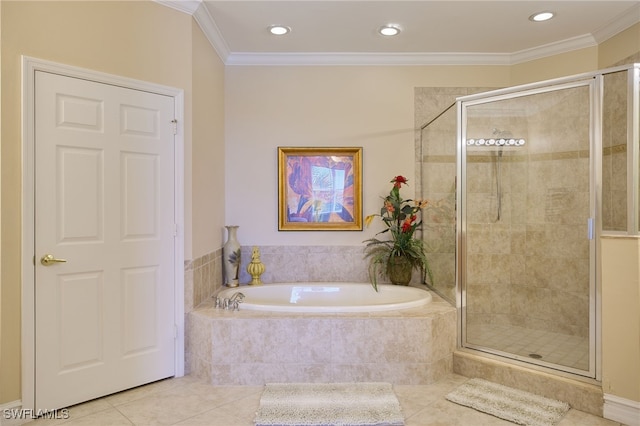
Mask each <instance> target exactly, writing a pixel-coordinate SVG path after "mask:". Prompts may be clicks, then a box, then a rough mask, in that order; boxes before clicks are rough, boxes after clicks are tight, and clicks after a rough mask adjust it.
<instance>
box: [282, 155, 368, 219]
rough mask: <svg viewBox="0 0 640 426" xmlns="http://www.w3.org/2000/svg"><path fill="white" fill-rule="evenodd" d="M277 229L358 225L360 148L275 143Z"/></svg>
mask: <svg viewBox="0 0 640 426" xmlns="http://www.w3.org/2000/svg"><path fill="white" fill-rule="evenodd" d="M278 230H280V231H361V230H362V148H361V147H337V148H307V147H278Z"/></svg>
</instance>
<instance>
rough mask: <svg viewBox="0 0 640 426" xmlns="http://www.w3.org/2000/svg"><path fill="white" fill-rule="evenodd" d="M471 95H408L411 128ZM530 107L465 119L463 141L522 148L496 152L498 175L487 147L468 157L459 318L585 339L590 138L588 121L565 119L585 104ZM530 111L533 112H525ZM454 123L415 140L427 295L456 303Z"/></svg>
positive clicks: (553, 99)
mask: <svg viewBox="0 0 640 426" xmlns="http://www.w3.org/2000/svg"><path fill="white" fill-rule="evenodd" d="M480 91H483V90H481V89H464V88H449V89H446V90H445V89H432V88H421V89H416V92H415V95H416V124H417V125H421V124H424V123H427V122H429V121H430V120H432V119H433V118H435V117H436V116H437V115H438V114H440V113H441V112H442V111H444V109H446V107H448V106H449V104H448V103H449V102H453V100H455V96H462V95H466V94H470V93H475V92H480ZM539 101H541V102H538V103H537V104H536V105H529V106H526V105H517V104H511V105H508V106H505V105H502V106H495V105H492V106H490V107H487V110H486V111H483V112H482V113H479V114H477V115H475V116H473V118H472V119H471V118H470V119H469V123H468V124H469V125H468V127H467V132H468V135H467V136H468V137H474V138H481V137H482V138H489V137H492V136H493V135H492V133H493V131H494V129H496V131H508V132H509V133H511V134H512V136H513V137H516V138H525V139H526V140H527V143H526V145H525V146H524V147H518V149H511V150H507V149H505V150H504V152H503V154H502V157H501V162H500V170H498V168H497V164H498V163H497V151H496V150H486V149H485V150H476V151H475V152H470V155H469V156H468V157H467V160H468V163H467V172H468V179H467V181H466V184H467V193H466V196H467V209H466V217H465V220H466V224H467V239H466V241H467V243H468V246H467V250H466V254H467V258H466V260H467V264H466V276H467V282H466V285H467V299H466V301H467V314H468V316H467V320H468V321H469V323H479V324H504V325H518V326H524V327H527V328H533V329H546V330H550V331H555V332H559V333H566V334H572V335H577V336H586V335H588V318H589V316H588V307H589V296H588V295H589V287H588V286H589V274H588V273H589V243H588V241H587V240H586V238H585V235H586V222H587V216H588V207H589V193H588V190H589V181H588V178H589V133H588V123H587V124H586V125H582V124H581V125H574V124H572V123H574V122H577V120H573V119H572V118H571V117H584V116H585V115H586V117H588V107H589V103H588V97H586V95H582V94H571V95H569V94H567V93H565V92H561V93H557V94H551V95H549V96H546V97H543V98H542V99H540V100H539ZM428 105H432V106H433V109H431V110H430V109H429V108H428ZM532 107H533V108H534V109H537V111H525V109H526V108H532ZM437 108H441V109H440V110H439V111H438V110H437ZM492 109H495V111H492ZM456 120H457V117H456V111H455V108H453V109H452V110H450V111H449V112H447V113H445V114H443V115H442V116H441V117H440V118H438V119H437V120H435V121H434V122H433V123H432V124H430V125H429V126H427V128H426V129H425V130H424V131H423V132H422V144H420V140H417V141H416V146H417V149H420V147H421V149H422V150H421V151H420V152H421V154H422V155H421V156H418V158H421V160H422V161H421V163H420V164H419V170H421V172H422V178H421V185H422V186H421V189H422V194H423V196H425V197H426V198H428V199H430V200H431V202H432V204H431V208H430V209H429V208H428V209H427V210H426V212H427V213H428V214H427V217H426V218H425V238H426V240H427V244H428V245H430V247H431V248H432V253H430V259H431V260H432V266H433V267H434V269H436V271H435V275H436V277H437V278H436V283H435V288H436V289H437V290H438V291H439V292H440V293H442V294H443V296H445V297H447V298H448V299H449V300H455V244H456V239H455V238H456V236H455V187H456V185H457V184H458V183H457V182H456V170H455V162H456ZM419 137H420V135H418V138H419ZM577 170H583V171H584V172H583V173H581V174H580V173H577V172H576V171H577ZM498 173H500V185H501V188H500V192H501V196H500V198H498V196H497V193H498V190H497V186H496V185H497V183H498V180H497V174H498ZM499 204H501V205H499ZM498 215H500V219H499V220H498ZM549 243H552V244H550V245H549Z"/></svg>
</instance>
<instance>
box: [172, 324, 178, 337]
mask: <svg viewBox="0 0 640 426" xmlns="http://www.w3.org/2000/svg"><path fill="white" fill-rule="evenodd" d="M173 339H174V340H178V326H177V325H176V324H174V325H173Z"/></svg>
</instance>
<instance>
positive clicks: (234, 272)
mask: <svg viewBox="0 0 640 426" xmlns="http://www.w3.org/2000/svg"><path fill="white" fill-rule="evenodd" d="M225 228H227V233H228V236H227V242H226V243H224V246H222V258H223V264H224V281H225V285H226V286H227V287H238V285H240V281H239V276H240V257H241V256H240V243H239V242H238V226H237V225H229V226H225Z"/></svg>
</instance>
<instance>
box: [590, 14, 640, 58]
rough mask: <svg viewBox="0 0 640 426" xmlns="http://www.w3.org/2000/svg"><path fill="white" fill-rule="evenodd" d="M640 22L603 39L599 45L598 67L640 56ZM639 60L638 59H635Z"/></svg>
mask: <svg viewBox="0 0 640 426" xmlns="http://www.w3.org/2000/svg"><path fill="white" fill-rule="evenodd" d="M639 53H640V23H638V24H635V25H634V26H632V27H630V28H628V29H626V30H625V31H623V32H621V33H620V34H617V35H616V36H615V37H611V38H610V39H609V40H606V41H603V42H602V43H601V44H600V45H599V46H598V68H608V67H611V66H613V65H615V64H620V63H623V62H625V61H624V60H625V59H626V58H630V57H633V56H635V58H640V56H638V54H639ZM635 60H638V59H635Z"/></svg>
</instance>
